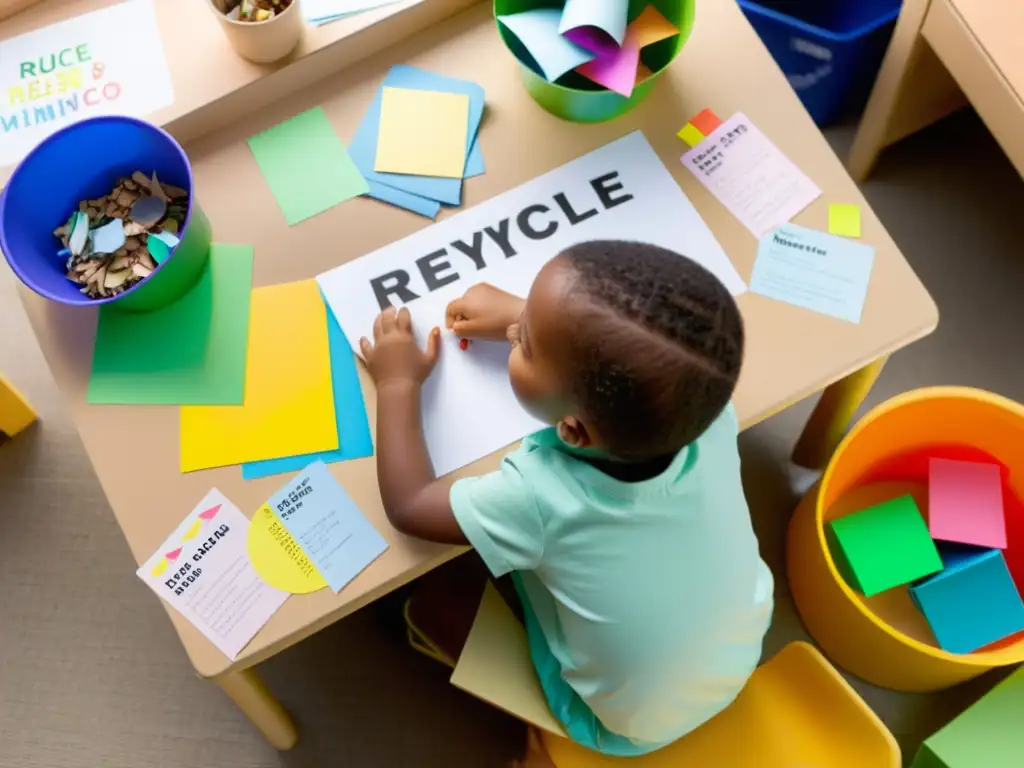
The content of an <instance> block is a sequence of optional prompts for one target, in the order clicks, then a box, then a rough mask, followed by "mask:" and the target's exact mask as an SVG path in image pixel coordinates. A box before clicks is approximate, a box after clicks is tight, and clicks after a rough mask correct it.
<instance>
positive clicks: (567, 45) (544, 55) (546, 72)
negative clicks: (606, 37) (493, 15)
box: [498, 0, 594, 83]
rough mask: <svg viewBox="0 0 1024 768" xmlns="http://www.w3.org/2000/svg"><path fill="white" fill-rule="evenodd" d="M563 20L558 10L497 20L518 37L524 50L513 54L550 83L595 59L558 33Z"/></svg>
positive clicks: (529, 13)
mask: <svg viewBox="0 0 1024 768" xmlns="http://www.w3.org/2000/svg"><path fill="white" fill-rule="evenodd" d="M588 1H589V0H588ZM561 21H562V11H561V10H560V9H558V8H535V9H533V10H530V11H523V12H522V13H513V14H510V15H508V16H499V17H498V23H500V24H501V25H502V26H503V27H505V28H506V29H507V30H508V31H509V32H511V33H512V35H514V36H515V38H516V40H517V41H518V42H519V45H520V46H521V48H522V50H518V51H515V50H514V51H513V52H514V53H515V54H516V55H517V56H519V57H520V60H521V61H523V63H524V64H526V65H527V66H531V65H532V69H534V70H536V71H537V72H538V73H539V74H540V75H541V76H542V77H543V78H544V79H545V80H547V81H548V82H549V83H550V82H554V81H555V80H557V79H558V78H560V77H561V76H562V75H564V74H565V73H566V72H568V71H569V70H572V69H576V67H578V66H579V65H580V64H583V63H584V62H587V61H590V60H591V59H593V58H594V54H593V53H591V52H590V51H588V50H586V49H585V48H582V47H581V46H579V45H577V44H576V43H574V42H573V41H572V40H570V39H569V38H567V37H565V36H564V35H562V34H561V33H560V32H559V26H560V24H561ZM523 55H525V57H526V59H525V60H523Z"/></svg>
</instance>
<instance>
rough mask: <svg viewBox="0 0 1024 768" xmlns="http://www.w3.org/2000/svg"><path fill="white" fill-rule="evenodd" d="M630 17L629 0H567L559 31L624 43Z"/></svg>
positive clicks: (304, 0)
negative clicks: (586, 30)
mask: <svg viewBox="0 0 1024 768" xmlns="http://www.w3.org/2000/svg"><path fill="white" fill-rule="evenodd" d="M303 2H306V0H303ZM628 17H629V0H567V2H566V4H565V9H564V10H563V11H562V18H561V21H560V22H559V24H558V31H559V32H560V33H561V34H563V35H564V34H565V33H566V32H568V31H569V30H570V29H578V28H579V27H597V28H598V29H600V30H602V31H603V32H606V33H607V34H608V36H609V37H611V38H613V39H614V40H615V42H616V43H618V44H619V45H622V41H623V40H625V39H626V20H627V18H628Z"/></svg>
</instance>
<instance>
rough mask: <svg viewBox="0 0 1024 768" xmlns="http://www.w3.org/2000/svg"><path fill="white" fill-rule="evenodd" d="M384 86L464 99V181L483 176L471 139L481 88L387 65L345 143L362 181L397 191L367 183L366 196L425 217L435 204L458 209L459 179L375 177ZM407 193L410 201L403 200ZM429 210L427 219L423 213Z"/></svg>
mask: <svg viewBox="0 0 1024 768" xmlns="http://www.w3.org/2000/svg"><path fill="white" fill-rule="evenodd" d="M385 87H393V88H409V89H416V90H427V91H444V92H447V93H461V94H465V95H466V96H469V129H468V133H467V146H466V152H467V155H468V159H467V160H466V174H465V178H470V177H471V176H476V175H479V174H481V173H483V172H484V162H483V153H482V151H481V149H480V146H479V142H478V141H477V140H476V139H477V132H478V130H479V128H480V121H481V119H482V118H483V114H484V89H483V88H481V87H480V86H479V85H477V84H476V83H471V82H469V81H467V80H457V79H455V78H452V77H445V76H443V75H437V74H434V73H433V72H427V71H426V70H423V69H417V68H416V67H408V66H405V65H398V66H394V67H392V68H391V69H390V70H389V71H388V74H387V76H386V77H385V78H384V82H383V84H382V86H381V88H380V89H378V91H377V93H376V95H375V96H374V98H373V101H372V102H370V106H369V108H368V109H367V110H366V115H365V116H364V117H363V121H362V123H360V125H359V128H358V129H357V130H356V135H355V136H354V137H353V138H352V143H351V144H350V145H349V152H350V153H351V155H352V159H353V160H354V161H355V163H356V166H357V167H358V168H359V170H360V171H361V172H362V173H363V175H364V176H365V177H366V179H367V181H368V182H377V184H378V185H384V186H387V187H390V188H393V189H395V190H398V191H399V192H401V193H405V194H394V193H391V192H389V191H387V190H381V189H380V187H379V186H377V185H372V186H371V188H370V196H371V197H374V198H376V199H380V200H383V201H384V202H387V203H391V204H392V205H397V206H399V207H402V208H406V209H408V210H411V211H413V212H414V213H420V214H423V215H428V216H430V218H433V217H434V216H436V215H437V211H439V210H440V205H438V204H439V203H444V204H445V205H459V204H460V203H461V201H462V179H447V178H433V177H429V176H412V175H408V174H397V173H377V172H376V171H375V170H374V169H373V166H374V162H375V160H376V156H377V137H378V133H379V126H380V114H381V101H382V99H383V91H384V88H385ZM408 195H411V196H413V197H408ZM430 211H433V215H431V214H430V213H429V212H430Z"/></svg>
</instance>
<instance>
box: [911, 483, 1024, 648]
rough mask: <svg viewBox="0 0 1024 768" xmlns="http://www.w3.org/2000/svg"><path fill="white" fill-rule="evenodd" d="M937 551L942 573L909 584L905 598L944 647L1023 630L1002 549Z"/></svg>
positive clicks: (976, 644) (973, 644)
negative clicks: (912, 603) (908, 592)
mask: <svg viewBox="0 0 1024 768" xmlns="http://www.w3.org/2000/svg"><path fill="white" fill-rule="evenodd" d="M930 503H931V502H930V501H929V504H930ZM940 554H941V555H942V563H943V566H944V567H943V570H942V572H941V573H937V574H936V575H934V576H932V577H930V578H927V579H925V580H924V581H922V582H920V583H918V584H915V585H914V586H912V587H911V588H910V597H911V599H912V600H913V601H914V603H915V605H917V607H918V608H919V609H920V610H921V613H923V614H924V617H925V618H926V619H927V620H928V625H929V626H930V627H931V628H932V632H933V633H934V634H935V639H936V640H938V641H939V645H940V646H941V647H942V649H943V650H945V651H949V652H950V653H970V652H971V651H976V650H978V649H979V648H982V647H984V646H986V645H989V644H991V643H994V642H996V641H997V640H1002V639H1003V638H1005V637H1009V636H1010V635H1012V634H1014V633H1016V632H1020V631H1021V630H1024V603H1022V602H1021V598H1020V594H1018V592H1017V588H1016V587H1015V586H1014V584H1013V579H1011V578H1010V571H1009V569H1007V567H1006V561H1005V560H1004V559H1003V553H1002V552H1000V551H999V550H998V549H975V548H973V547H964V546H956V545H943V548H942V550H941V552H940Z"/></svg>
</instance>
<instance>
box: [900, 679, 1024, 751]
mask: <svg viewBox="0 0 1024 768" xmlns="http://www.w3.org/2000/svg"><path fill="white" fill-rule="evenodd" d="M1021 723H1024V669H1018V670H1017V671H1016V672H1014V673H1013V674H1011V675H1010V676H1009V677H1007V678H1006V679H1005V680H1003V681H1002V682H1001V683H999V685H997V686H996V687H995V688H993V689H992V690H991V691H989V692H988V693H987V694H986V695H985V696H983V697H982V698H981V699H979V700H978V701H977V702H976V703H975V704H974V705H973V706H971V707H970V708H968V709H967V710H966V711H964V712H963V713H961V714H960V715H959V716H957V718H956V719H954V720H953V722H951V723H950V724H949V725H947V726H946V727H945V728H943V729H942V730H941V731H939V732H938V733H936V734H934V735H933V736H930V737H929V738H927V739H925V742H924V744H922V745H921V748H920V749H919V750H918V752H917V756H916V757H915V758H914V761H913V762H912V763H911V768H1020V766H1021V765H1022V756H1024V728H1022V727H1021Z"/></svg>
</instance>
